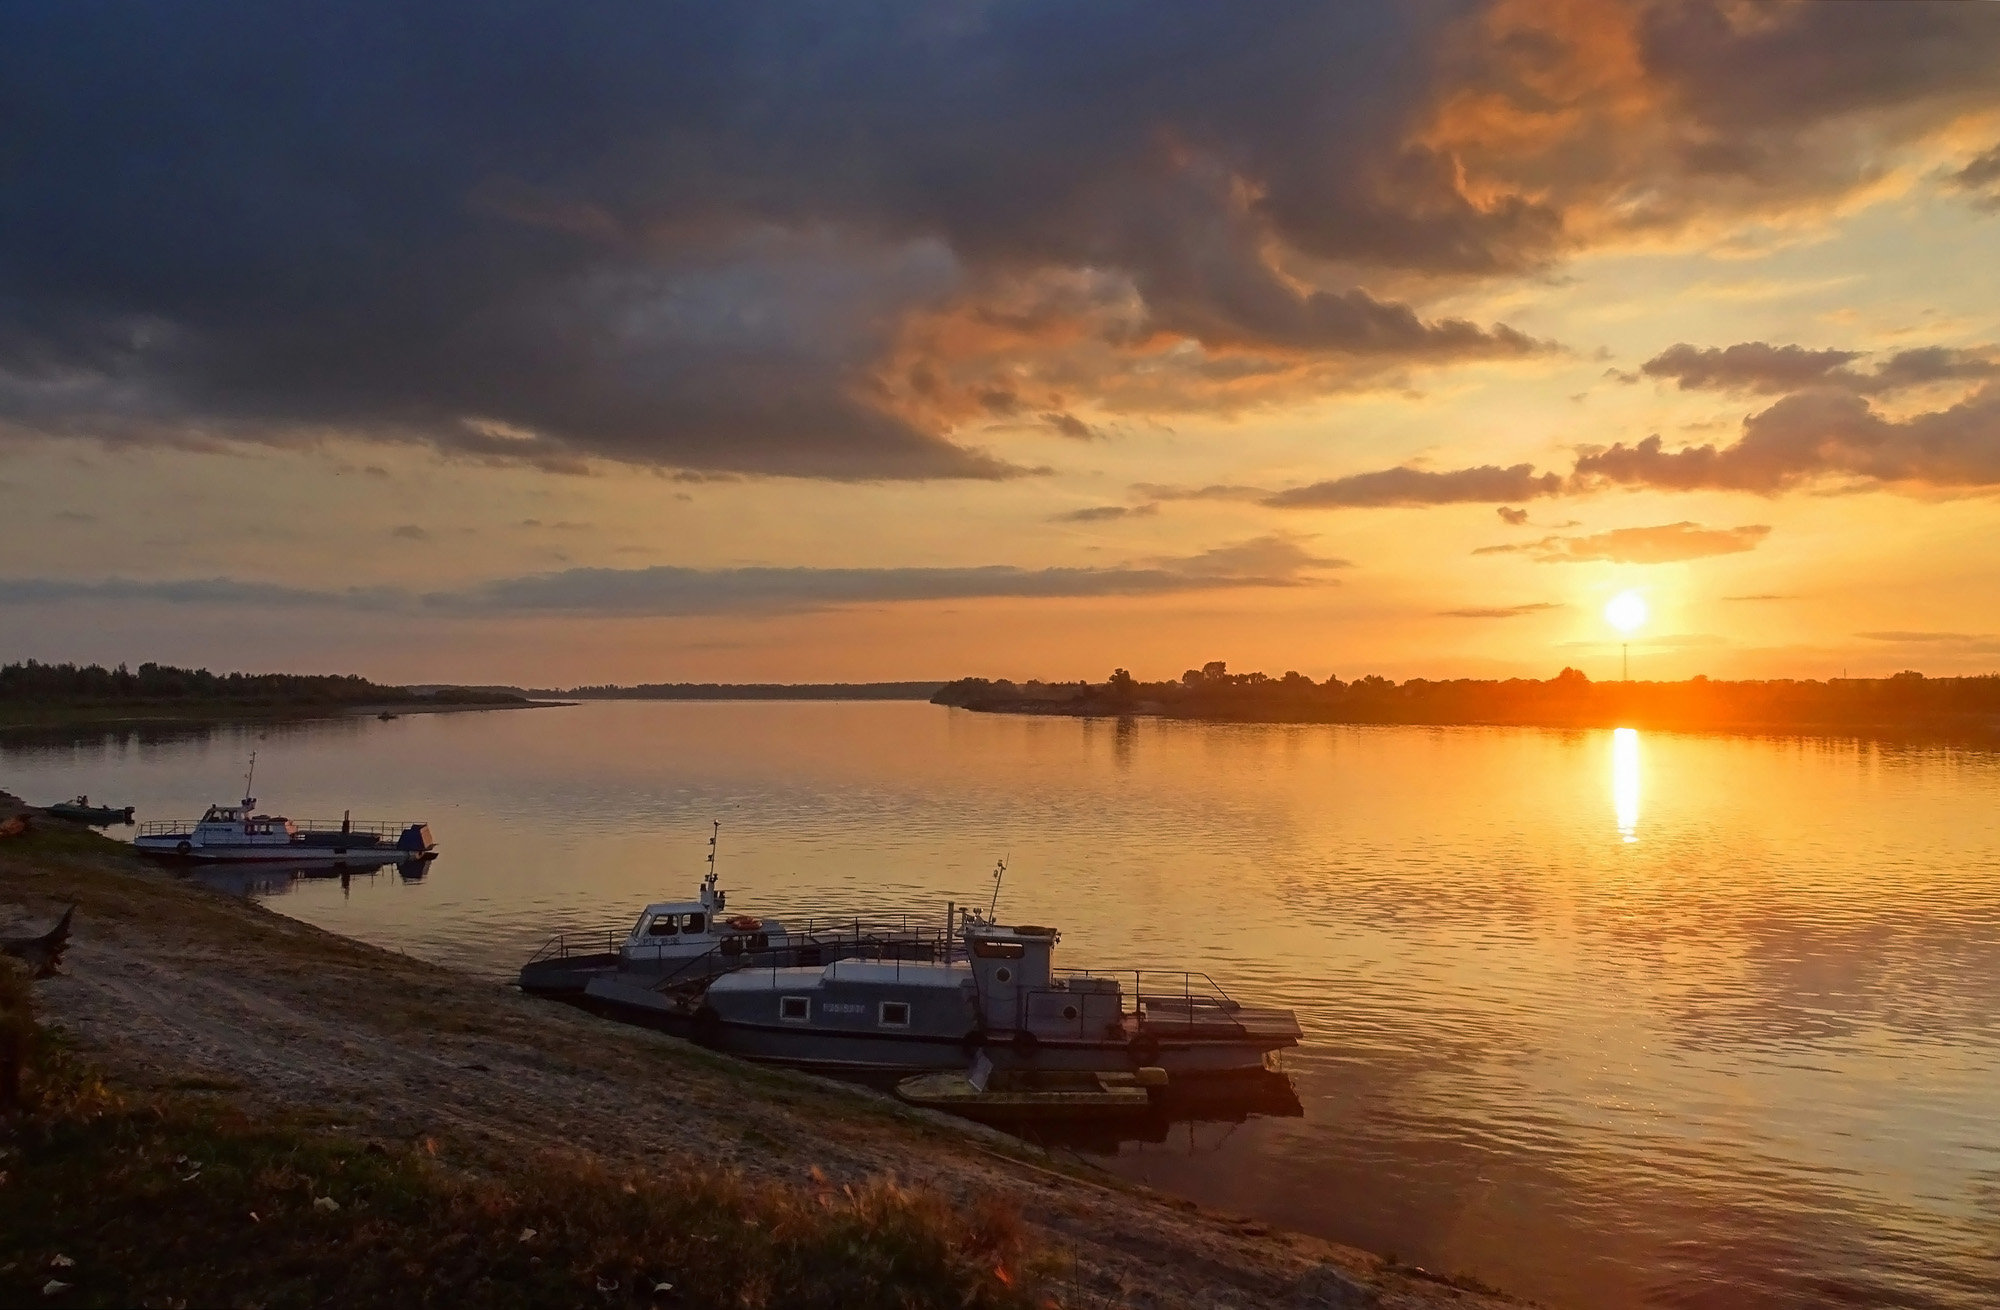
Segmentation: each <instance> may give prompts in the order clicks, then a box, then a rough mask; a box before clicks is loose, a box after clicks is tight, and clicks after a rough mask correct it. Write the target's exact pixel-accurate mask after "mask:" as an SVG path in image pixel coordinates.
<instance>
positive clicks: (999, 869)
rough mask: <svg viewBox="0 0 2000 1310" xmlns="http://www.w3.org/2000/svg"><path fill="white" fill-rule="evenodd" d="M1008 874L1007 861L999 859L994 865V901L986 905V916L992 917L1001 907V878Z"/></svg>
mask: <svg viewBox="0 0 2000 1310" xmlns="http://www.w3.org/2000/svg"><path fill="white" fill-rule="evenodd" d="M1006 876H1007V861H1006V860H1004V859H1003V860H999V861H997V862H996V863H995V864H994V865H993V901H992V903H991V904H989V905H988V906H987V907H986V917H987V918H988V919H991V918H992V917H993V915H994V912H995V911H996V910H998V909H999V908H1000V880H1001V879H1002V878H1005V877H1006Z"/></svg>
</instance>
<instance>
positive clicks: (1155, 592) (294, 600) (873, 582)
mask: <svg viewBox="0 0 2000 1310" xmlns="http://www.w3.org/2000/svg"><path fill="white" fill-rule="evenodd" d="M1345 567H1348V562H1347V561H1346V560H1340V559H1330V558H1323V557H1320V556H1317V555H1314V554H1312V553H1311V552H1309V551H1307V550H1306V549H1305V547H1304V546H1302V545H1301V544H1300V543H1299V542H1298V541H1297V540H1295V539H1293V538H1290V537H1283V536H1268V537H1259V538H1255V539H1253V540H1250V541H1244V542H1238V543H1235V544H1233V545H1228V546H1219V547H1216V548H1214V549H1212V550H1207V551H1203V552H1201V553H1199V554H1195V555H1186V556H1167V557H1161V558H1156V559H1150V560H1141V561H1137V562H1135V563H1132V564H1128V565H1122V566H1118V567H1111V568H1045V569H1027V568H1020V567H1017V566H1014V565H1008V564H992V565H983V566H971V567H962V568H769V567H749V568H727V569H693V568H679V567H659V568H641V569H605V568H576V569H564V570H562V571H559V572H554V573H540V574H531V575H526V576H522V577H514V578H499V579H494V580H492V581H489V582H484V583H479V584H476V585H474V586H469V587H464V588H460V589H458V590H454V591H437V592H428V593H422V594H418V593H412V592H408V591H404V590H399V589H394V588H371V589H350V590H343V591H323V590H314V589H311V588H298V587H285V586H277V585H273V584H268V583H261V582H245V581H237V580H234V579H230V578H209V579H200V580H186V581H163V582H147V581H135V580H128V579H116V578H114V579H106V580H102V581H80V582H79V581H63V580H54V579H0V605H47V604H58V603H64V602H77V601H114V602H120V603H129V602H152V603H159V604H169V605H200V606H223V607H244V606H250V607H265V608H276V609H283V608H298V607H306V608H329V607H331V608H342V609H359V610H393V611H402V612H409V611H421V612H427V613H431V614H440V615H462V616H479V615H508V614H575V615H596V616H619V617H655V616H674V615H701V614H784V613H800V612H805V611H810V610H820V609H831V608H837V607H841V606H850V605H865V604H892V603H902V602H911V601H951V600H986V599H1000V598H1014V599H1043V600H1051V599H1064V598H1078V597H1083V598H1101V597H1114V596H1165V595H1175V594H1183V593H1191V592H1204V591H1222V590H1232V589H1241V588H1250V587H1304V586H1313V585H1327V583H1328V581H1329V580H1328V579H1325V578H1323V577H1321V576H1320V574H1322V573H1323V572H1324V571H1325V570H1329V569H1339V568H1345Z"/></svg>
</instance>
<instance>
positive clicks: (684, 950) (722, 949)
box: [518, 823, 944, 1008]
mask: <svg viewBox="0 0 2000 1310" xmlns="http://www.w3.org/2000/svg"><path fill="white" fill-rule="evenodd" d="M721 830H722V826H721V824H719V823H717V824H714V825H713V826H712V828H711V831H710V833H709V838H708V872H707V873H706V874H705V875H704V876H703V878H702V882H701V886H700V888H699V889H698V891H697V892H696V894H695V898H694V899H693V900H689V901H659V902H655V903H654V904H651V905H648V906H647V907H646V908H645V909H643V910H641V911H640V912H639V917H638V918H637V919H636V920H635V921H634V922H633V924H632V927H631V928H630V930H628V931H627V932H626V933H625V936H624V937H623V938H622V939H619V938H618V937H617V935H616V930H615V929H613V930H606V931H600V932H595V933H567V932H566V933H558V934H557V935H555V936H553V937H551V938H549V940H548V941H547V942H546V943H545V944H544V945H543V946H542V949H541V950H540V951H538V952H536V953H535V956H534V958H533V959H531V960H529V961H528V962H527V963H526V964H525V965H523V966H522V967H521V973H520V977H519V980H518V981H519V985H520V988H521V990H522V991H524V992H527V993H529V994H530V995H534V996H543V997H549V998H551V999H555V1000H566V1001H572V1002H578V1003H584V1004H588V1001H587V996H588V988H589V987H590V985H591V984H592V983H593V982H595V981H596V980H598V979H600V978H602V979H609V980H612V981H614V982H623V983H625V984H628V985H631V986H636V987H641V988H647V989H655V990H657V989H674V988H687V987H692V986H698V985H701V984H704V983H706V982H708V981H709V980H711V979H714V978H717V977H720V976H721V975H723V974H725V973H732V972H734V971H736V970H738V969H745V968H773V967H784V968H794V967H803V966H817V965H821V964H825V963H828V962H830V961H833V960H838V959H846V958H848V957H850V956H855V955H867V956H871V957H876V958H888V959H908V960H928V959H938V958H942V956H943V954H944V935H943V933H942V932H941V931H940V930H938V929H937V928H936V927H935V926H934V925H931V926H927V925H925V924H923V923H922V922H920V921H918V920H915V919H913V918H911V917H910V916H907V915H903V916H885V917H882V918H876V919H866V920H864V919H861V918H858V917H827V916H819V917H815V918H811V919H807V920H804V921H803V922H794V924H793V925H792V926H790V927H788V926H787V925H786V924H785V923H784V922H782V921H780V920H778V919H774V918H760V917H758V916H756V915H751V914H731V913H730V912H729V893H728V892H726V891H723V890H721V889H720V888H718V887H717V886H716V873H715V855H716V842H717V840H718V839H719V837H720V834H721ZM589 1008H597V1007H595V1006H590V1007H589Z"/></svg>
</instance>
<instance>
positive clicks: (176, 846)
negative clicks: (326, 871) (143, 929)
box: [132, 837, 437, 866]
mask: <svg viewBox="0 0 2000 1310" xmlns="http://www.w3.org/2000/svg"><path fill="white" fill-rule="evenodd" d="M132 845H133V846H134V848H136V849H138V850H140V851H143V852H145V853H146V854H148V855H153V856H158V857H160V858H162V859H169V860H189V861H193V862H195V863H199V864H254V863H263V864H298V865H305V864H324V865H339V864H355V865H361V864H366V865H370V866H373V865H379V864H391V863H395V862H398V861H401V860H419V859H423V860H427V859H431V858H433V857H435V855H436V854H437V852H436V849H435V848H433V849H431V850H427V851H403V850H398V849H397V848H396V847H394V846H384V845H380V844H376V845H368V846H352V847H345V846H320V845H315V844H312V843H308V842H285V843H276V842H274V843H272V844H270V845H266V846H258V845H243V846H212V845H201V846H197V845H195V844H194V843H192V842H190V841H187V840H186V839H184V838H183V839H179V840H176V839H172V838H165V837H140V838H138V839H136V840H135V841H134V842H133V843H132Z"/></svg>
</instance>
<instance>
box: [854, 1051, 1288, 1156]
mask: <svg viewBox="0 0 2000 1310" xmlns="http://www.w3.org/2000/svg"><path fill="white" fill-rule="evenodd" d="M840 1076H842V1077H844V1078H846V1080H848V1081H855V1082H862V1083H866V1084H867V1085H869V1086H873V1087H878V1088H881V1089H883V1090H888V1089H889V1088H890V1087H891V1086H893V1085H894V1080H893V1079H887V1078H884V1077H882V1076H880V1075H877V1076H874V1077H865V1076H856V1075H840ZM1304 1116H1305V1107H1304V1105H1302V1104H1301V1103H1300V1101H1299V1094H1298V1090H1297V1089H1296V1088H1295V1087H1294V1086H1293V1085H1292V1079H1291V1075H1289V1074H1287V1073H1284V1072H1283V1071H1281V1070H1278V1069H1250V1070H1242V1071H1239V1072H1236V1073H1230V1074H1222V1075H1208V1076H1204V1077H1200V1078H1186V1079H1169V1080H1168V1081H1167V1083H1166V1085H1165V1086H1164V1087H1160V1088H1157V1089H1155V1090H1154V1091H1153V1094H1152V1095H1151V1096H1150V1097H1149V1098H1147V1101H1146V1103H1145V1104H1143V1105H1136V1106H1134V1107H1133V1108H1132V1109H1130V1110H1129V1111H1125V1112H1123V1113H1115V1114H1109V1113H1089V1114H1075V1115H1064V1114H1060V1113H1049V1112H1029V1113H1024V1114H1022V1115H1020V1116H1019V1117H1015V1118H1009V1117H1008V1116H1006V1115H1005V1114H1000V1113H996V1112H994V1111H992V1110H984V1111H981V1112H978V1113H974V1114H968V1115H966V1116H964V1117H966V1118H971V1119H975V1120H976V1121H977V1122H980V1123H983V1124H986V1125H988V1126H990V1127H993V1128H998V1129H1000V1130H1001V1131H1002V1132H1005V1133H1008V1134H1011V1135H1012V1136H1015V1137H1018V1138H1020V1139H1022V1140H1023V1141H1027V1142H1032V1143H1034V1144H1035V1145H1037V1146H1040V1147H1044V1148H1047V1149H1051V1150H1065V1151H1074V1152H1079V1153H1082V1154H1085V1155H1099V1156H1115V1155H1118V1154H1119V1152H1120V1149H1121V1148H1122V1147H1125V1146H1128V1145H1134V1144H1158V1143H1164V1142H1167V1141H1169V1140H1170V1139H1178V1138H1179V1137H1181V1136H1182V1135H1183V1134H1185V1136H1186V1138H1187V1141H1188V1143H1189V1145H1190V1147H1192V1145H1193V1142H1194V1135H1195V1128H1196V1126H1197V1125H1203V1124H1222V1125H1233V1124H1241V1123H1246V1122H1248V1121H1249V1120H1251V1119H1299V1118H1303V1117H1304Z"/></svg>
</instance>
